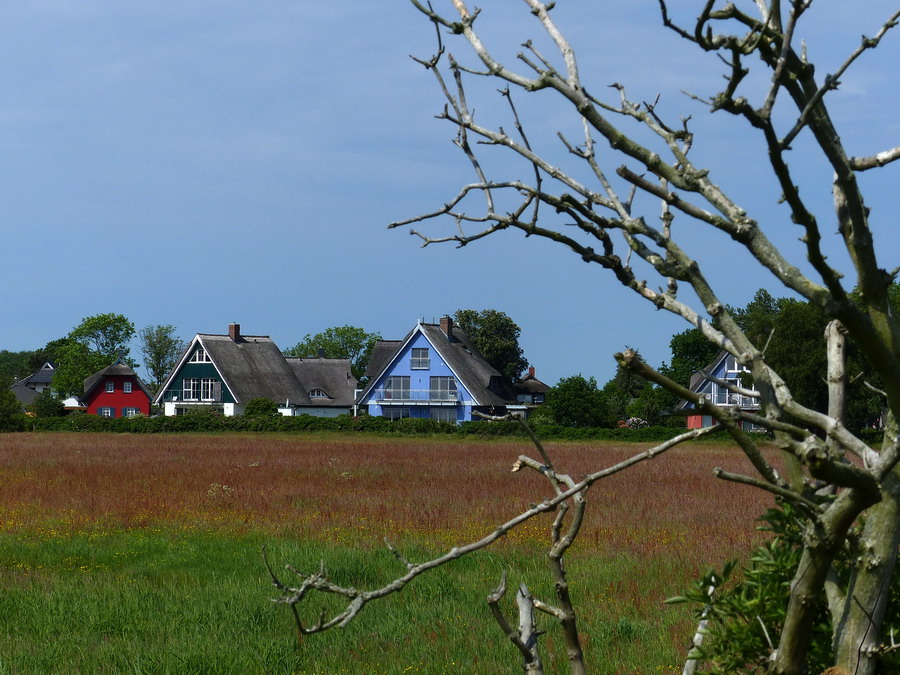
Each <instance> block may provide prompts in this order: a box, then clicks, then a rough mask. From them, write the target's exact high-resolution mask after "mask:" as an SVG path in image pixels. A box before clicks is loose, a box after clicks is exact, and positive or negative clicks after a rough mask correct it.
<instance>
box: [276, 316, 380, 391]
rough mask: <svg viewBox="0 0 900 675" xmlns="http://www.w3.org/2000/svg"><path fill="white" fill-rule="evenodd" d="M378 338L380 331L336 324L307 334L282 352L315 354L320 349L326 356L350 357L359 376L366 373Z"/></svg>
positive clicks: (317, 354) (287, 353)
mask: <svg viewBox="0 0 900 675" xmlns="http://www.w3.org/2000/svg"><path fill="white" fill-rule="evenodd" d="M380 339H381V334H380V333H368V332H366V331H365V330H363V329H362V328H358V327H356V326H337V327H334V328H326V329H325V330H324V331H322V332H321V333H316V334H315V335H310V334H307V335H306V336H305V337H304V338H303V339H302V340H301V341H300V342H298V343H297V344H296V345H294V346H293V347H291V348H290V349H287V350H285V352H284V355H285V356H298V357H302V358H315V357H317V356H319V352H320V350H321V352H322V353H323V354H324V356H325V357H326V358H329V359H349V360H350V370H351V372H352V373H353V377H355V378H356V379H357V380H361V379H362V378H363V377H365V374H366V369H367V368H368V365H369V357H370V356H371V355H372V349H373V348H374V347H375V343H376V342H377V341H378V340H380Z"/></svg>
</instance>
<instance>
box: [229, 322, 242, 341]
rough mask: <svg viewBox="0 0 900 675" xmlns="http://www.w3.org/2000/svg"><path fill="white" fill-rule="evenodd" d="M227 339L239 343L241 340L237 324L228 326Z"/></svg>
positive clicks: (239, 326) (239, 327) (239, 325)
mask: <svg viewBox="0 0 900 675" xmlns="http://www.w3.org/2000/svg"><path fill="white" fill-rule="evenodd" d="M228 337H230V338H231V340H232V341H233V342H240V340H241V324H239V323H230V324H228Z"/></svg>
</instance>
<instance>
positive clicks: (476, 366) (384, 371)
mask: <svg viewBox="0 0 900 675" xmlns="http://www.w3.org/2000/svg"><path fill="white" fill-rule="evenodd" d="M391 349H392V353H391V352H389V350H391ZM373 357H374V359H376V360H377V362H378V364H379V366H380V369H379V370H377V371H376V370H375V369H370V370H369V373H370V375H371V377H372V380H371V381H370V383H369V385H368V386H367V387H366V389H365V390H364V391H363V393H362V395H361V396H360V397H359V403H360V404H361V405H364V406H368V410H369V414H372V415H383V416H388V417H392V418H393V419H397V418H400V417H431V418H432V419H438V420H443V421H457V422H459V421H465V420H470V419H472V413H473V410H476V409H479V408H480V409H482V410H487V411H491V412H497V411H499V410H502V409H505V407H506V406H507V405H509V404H511V403H514V395H513V394H512V393H511V392H506V391H505V388H504V387H503V386H502V385H501V383H500V382H501V378H500V374H499V373H498V372H497V371H496V370H495V369H494V368H492V367H491V366H490V364H488V363H487V361H485V360H484V357H482V356H481V354H479V353H478V351H477V350H476V349H475V347H474V346H473V345H472V344H471V343H470V342H469V341H468V338H467V337H466V336H465V333H463V332H462V331H461V330H459V329H458V328H454V327H453V323H452V321H451V320H450V319H449V318H448V317H444V318H443V319H441V324H440V325H436V324H425V323H419V324H417V325H416V327H415V328H414V329H413V330H412V331H410V333H409V334H408V335H407V336H406V337H405V338H404V339H403V340H402V341H385V342H382V343H378V344H376V347H375V350H373ZM504 394H508V395H504Z"/></svg>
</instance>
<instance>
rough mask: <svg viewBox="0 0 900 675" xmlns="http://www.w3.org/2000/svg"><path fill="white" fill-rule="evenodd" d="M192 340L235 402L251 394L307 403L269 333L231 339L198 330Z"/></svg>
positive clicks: (305, 395) (277, 400)
mask: <svg viewBox="0 0 900 675" xmlns="http://www.w3.org/2000/svg"><path fill="white" fill-rule="evenodd" d="M195 340H196V341H199V343H200V344H201V345H202V346H203V349H205V350H206V353H207V354H209V358H210V359H211V360H212V363H213V365H214V366H215V367H216V370H218V371H219V374H220V375H221V376H222V379H223V381H224V382H225V384H226V386H227V387H228V389H229V390H230V391H231V395H232V396H234V399H235V401H237V402H238V403H247V401H250V400H251V399H254V398H267V399H269V400H270V401H275V402H276V403H280V402H281V401H285V400H289V401H290V402H291V403H292V404H297V405H304V404H305V405H308V404H309V403H310V399H309V396H308V395H307V394H306V390H305V389H304V388H303V385H302V384H300V381H299V380H298V379H297V376H296V374H295V373H294V370H293V369H292V368H291V366H289V365H288V362H287V360H286V359H285V358H284V355H283V354H282V353H281V350H280V349H278V346H277V345H276V344H275V343H274V342H273V341H272V338H270V337H269V336H268V335H241V336H239V337H238V339H237V340H233V339H232V338H231V337H229V336H228V335H208V334H205V333H198V334H197V337H196V338H195ZM186 355H187V354H185V356H186ZM183 361H184V359H182V363H183ZM181 365H182V364H179V368H180V366H181ZM176 371H177V369H176ZM173 375H174V373H173ZM170 379H171V378H170ZM168 384H169V383H168V382H167V383H166V386H168ZM161 392H162V390H161Z"/></svg>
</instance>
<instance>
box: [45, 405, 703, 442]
mask: <svg viewBox="0 0 900 675" xmlns="http://www.w3.org/2000/svg"><path fill="white" fill-rule="evenodd" d="M28 428H29V429H30V430H32V431H110V432H118V433H135V434H154V433H182V432H192V431H196V432H229V431H270V432H303V431H326V432H327V431H334V432H341V433H356V432H368V433H376V434H383V435H388V436H415V435H420V434H447V435H457V436H480V437H496V436H522V435H524V434H523V432H522V429H521V428H520V427H519V425H518V424H517V423H515V422H487V421H477V422H463V423H462V424H460V425H455V424H451V423H449V422H438V421H435V420H430V419H413V418H408V419H403V420H397V421H391V420H388V419H385V418H383V417H369V416H361V417H350V416H349V415H342V416H341V417H312V416H311V415H300V416H299V417H253V416H249V415H237V416H235V417H223V416H221V415H213V414H209V413H202V412H201V413H192V414H188V415H180V416H176V417H132V418H115V419H111V418H108V417H98V416H96V415H84V414H75V415H69V416H67V417H46V418H31V419H29V420H28ZM534 431H535V433H536V434H537V435H538V436H540V437H541V438H546V439H556V440H607V441H639V442H640V441H663V440H667V439H669V438H672V437H674V436H677V435H678V434H679V433H683V432H684V429H673V428H670V427H647V428H644V429H583V428H571V427H563V426H558V425H554V424H537V425H535V427H534ZM716 436H718V434H716Z"/></svg>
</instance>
